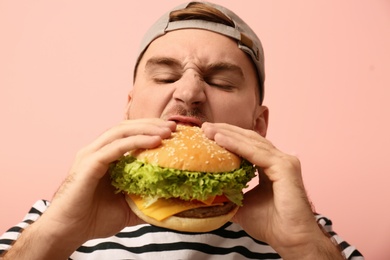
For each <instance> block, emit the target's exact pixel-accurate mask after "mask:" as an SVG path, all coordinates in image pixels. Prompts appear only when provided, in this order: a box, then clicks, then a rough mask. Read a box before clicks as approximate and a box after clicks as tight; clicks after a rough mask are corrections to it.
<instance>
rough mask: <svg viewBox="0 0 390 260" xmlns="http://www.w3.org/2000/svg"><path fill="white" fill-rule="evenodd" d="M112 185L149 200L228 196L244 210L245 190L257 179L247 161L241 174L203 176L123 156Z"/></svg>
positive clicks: (116, 165) (112, 172)
mask: <svg viewBox="0 0 390 260" xmlns="http://www.w3.org/2000/svg"><path fill="white" fill-rule="evenodd" d="M109 172H110V175H111V179H112V185H113V186H114V187H116V188H117V190H118V192H121V191H124V192H127V193H131V194H137V195H140V196H143V197H149V198H166V199H168V198H180V199H182V200H192V199H196V200H206V199H207V198H209V197H210V196H215V195H222V194H224V195H225V196H226V197H227V198H228V199H229V200H230V201H232V202H234V203H235V204H237V205H239V206H241V205H242V199H243V194H242V190H243V189H244V188H246V187H247V183H248V182H249V181H250V180H251V179H252V178H253V177H254V176H255V167H253V165H251V164H250V163H249V162H248V161H246V160H243V162H242V163H241V167H240V168H239V169H237V170H234V171H231V172H224V173H202V172H192V171H180V170H175V169H170V168H164V167H160V166H157V165H152V164H149V163H145V162H143V161H140V160H137V159H136V158H134V157H132V156H131V155H126V156H123V157H122V158H121V159H120V160H119V161H117V162H116V163H113V164H111V166H110V168H109Z"/></svg>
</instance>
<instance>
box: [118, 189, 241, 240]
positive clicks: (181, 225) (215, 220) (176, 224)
mask: <svg viewBox="0 0 390 260" xmlns="http://www.w3.org/2000/svg"><path fill="white" fill-rule="evenodd" d="M125 197H126V201H127V204H129V206H130V208H131V210H132V211H133V212H134V213H135V214H136V215H137V216H138V217H139V218H140V219H142V220H143V221H145V222H147V223H149V224H152V225H155V226H158V227H163V228H168V229H173V230H177V231H183V232H209V231H212V230H215V229H218V228H220V227H221V226H223V225H224V224H225V223H227V222H228V221H230V220H231V219H232V218H233V216H234V215H235V214H236V212H237V210H238V206H237V207H235V208H234V209H233V210H232V211H230V212H229V213H227V214H225V215H221V216H217V217H210V218H180V217H176V216H171V217H169V218H166V219H164V220H162V221H158V220H156V219H154V218H151V217H149V216H147V215H145V214H144V213H143V212H142V211H141V210H139V208H138V207H137V206H136V205H135V203H134V202H133V200H132V199H131V198H130V197H129V196H125Z"/></svg>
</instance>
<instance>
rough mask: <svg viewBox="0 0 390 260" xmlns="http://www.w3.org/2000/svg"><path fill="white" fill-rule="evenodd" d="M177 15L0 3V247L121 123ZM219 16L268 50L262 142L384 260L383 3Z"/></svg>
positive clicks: (386, 36) (260, 6)
mask: <svg viewBox="0 0 390 260" xmlns="http://www.w3.org/2000/svg"><path fill="white" fill-rule="evenodd" d="M180 2H181V1H174V0H171V1H167V0H166V1H151V0H143V1H128V0H127V1H124V0H122V1H92V0H90V1H75V0H73V1H69V0H68V1H65V0H63V1H49V0H41V1H27V0H24V1H21V0H19V1H13V0H2V1H0V37H1V40H0V120H1V130H0V131H1V132H0V133H1V134H0V144H1V148H0V165H1V168H2V169H1V175H0V176H1V180H0V185H1V186H0V205H1V209H2V210H1V212H2V214H1V221H0V233H3V232H4V231H5V230H6V229H7V228H8V227H9V226H11V225H13V224H15V223H17V222H19V221H20V220H21V219H22V217H23V216H24V215H25V213H26V212H27V211H28V209H29V207H30V206H31V205H32V203H34V202H35V201H36V200H37V199H41V198H45V199H50V198H51V196H52V194H53V193H54V192H55V190H56V188H57V187H58V186H59V184H60V183H61V181H62V180H63V178H64V177H65V176H66V175H67V171H68V169H69V168H70V165H71V163H72V161H73V157H74V154H75V153H76V151H77V150H78V149H79V148H81V147H82V146H84V145H86V144H88V143H89V142H90V141H92V140H93V139H94V138H95V137H96V136H97V135H99V134H100V133H102V132H103V131H104V130H105V129H107V128H109V127H110V126H112V125H114V124H115V123H117V122H119V121H120V120H121V119H122V115H123V111H124V108H125V104H126V95H127V92H128V91H129V89H130V87H131V79H132V68H133V65H134V59H135V52H136V49H137V47H138V44H139V42H140V39H141V36H142V35H143V33H144V32H145V30H146V29H147V28H148V27H149V26H150V25H151V23H152V22H153V21H154V20H155V19H156V18H157V17H158V16H160V14H161V12H163V11H164V12H165V11H166V10H167V9H168V8H169V7H172V6H175V5H177V4H178V3H180ZM215 2H217V3H223V4H225V5H226V6H228V7H231V8H232V9H233V10H235V11H236V12H237V13H238V14H240V15H241V16H242V17H244V18H245V19H246V20H247V22H248V23H249V24H251V25H252V27H253V28H254V29H255V31H257V32H258V34H259V35H260V38H261V39H262V40H263V44H264V48H265V53H266V71H267V73H266V74H267V79H266V88H267V90H266V99H265V104H266V105H268V106H269V107H270V110H271V118H270V127H269V134H268V138H269V139H270V140H272V141H273V142H274V144H275V145H277V146H278V147H279V148H280V149H282V150H284V151H286V152H288V153H292V154H295V155H297V156H298V157H299V158H300V159H301V161H302V165H303V173H304V178H305V183H306V186H307V190H308V193H309V195H310V197H311V199H312V200H313V201H314V203H315V205H316V209H317V211H319V212H321V213H324V214H326V215H328V216H329V217H331V218H332V219H333V221H334V227H335V230H336V231H337V232H338V233H339V234H340V235H341V236H342V237H344V238H345V239H347V240H348V241H349V242H350V243H352V244H354V245H356V246H357V247H358V248H359V249H360V250H361V251H362V253H364V254H365V255H366V257H367V259H388V257H389V256H390V248H389V246H388V245H389V242H388V241H390V207H389V202H388V201H389V197H390V188H389V184H390V177H388V176H389V173H390V166H389V147H390V138H389V133H390V126H389V117H390V116H389V112H390V102H389V100H390V78H389V72H390V2H389V1H388V0H359V1H355V0H345V1H338V0H331V1H330V0H321V1H304V0H299V1H287V0H286V1H281V0H277V1H275V0H273V1H249V0H241V1H233V0H231V1H222V0H219V1H215Z"/></svg>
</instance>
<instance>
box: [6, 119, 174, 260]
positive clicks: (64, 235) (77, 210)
mask: <svg viewBox="0 0 390 260" xmlns="http://www.w3.org/2000/svg"><path fill="white" fill-rule="evenodd" d="M175 128H176V124H175V123H174V122H169V121H164V120H161V119H140V120H126V121H123V122H121V123H120V124H119V125H117V126H115V127H113V128H111V129H109V130H108V131H106V132H104V133H103V134H102V135H101V136H99V137H98V138H97V139H96V140H95V141H94V142H92V143H91V144H90V145H88V146H86V147H85V148H83V149H81V150H80V151H79V152H78V154H77V156H76V159H75V162H74V164H73V166H72V167H71V170H70V173H69V175H68V177H67V178H66V180H65V181H64V182H63V184H62V185H61V186H60V188H59V189H58V191H57V193H56V194H55V196H54V198H53V200H52V203H51V205H50V207H49V208H48V209H47V210H46V212H45V213H44V214H43V215H42V216H41V218H40V219H38V220H37V221H36V222H35V223H34V224H32V225H31V226H30V227H29V228H27V229H26V230H25V231H24V232H23V233H22V235H21V237H20V238H19V239H18V240H17V241H16V242H15V244H14V246H13V247H12V248H11V249H10V251H9V252H8V253H7V254H6V258H5V259H15V258H13V257H18V258H17V259H27V258H28V259H54V258H53V256H55V258H56V259H57V258H59V257H61V256H63V258H66V257H68V256H69V255H70V254H71V253H72V252H73V251H74V250H76V249H77V248H78V247H79V246H80V245H81V244H83V243H84V242H85V241H87V240H89V239H93V238H99V237H108V236H111V235H114V234H116V233H118V232H119V231H120V230H121V229H123V228H124V227H126V226H131V225H136V224H139V223H141V222H142V221H141V220H140V219H138V218H137V217H136V216H135V215H134V214H133V213H132V211H131V210H130V209H129V207H128V205H127V203H126V201H125V199H124V196H123V194H116V193H115V189H114V187H113V186H112V185H111V183H110V177H109V176H108V174H107V170H108V167H109V165H110V163H112V162H114V161H116V160H118V159H119V158H120V157H121V156H122V155H123V154H125V153H126V152H128V151H130V150H134V149H139V148H153V147H157V146H158V145H160V143H161V140H162V139H165V138H168V137H170V136H171V133H172V131H175ZM24 253H25V254H24Z"/></svg>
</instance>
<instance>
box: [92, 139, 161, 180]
mask: <svg viewBox="0 0 390 260" xmlns="http://www.w3.org/2000/svg"><path fill="white" fill-rule="evenodd" d="M161 142H162V139H161V137H159V136H149V135H136V136H129V137H126V138H122V139H117V140H115V141H113V142H111V143H109V144H107V145H105V146H104V147H102V148H101V149H99V150H97V151H96V152H94V153H93V154H91V155H90V157H89V159H90V160H91V162H95V164H94V165H95V167H96V170H94V169H90V171H89V172H91V173H92V174H95V177H97V178H98V179H99V178H101V177H102V176H103V175H104V174H105V170H106V169H107V168H108V165H109V164H110V163H112V162H114V161H116V160H118V159H119V158H120V157H121V156H123V155H124V154H125V153H127V152H128V151H131V150H135V149H140V148H142V149H148V148H154V147H157V146H158V145H160V144H161Z"/></svg>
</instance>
